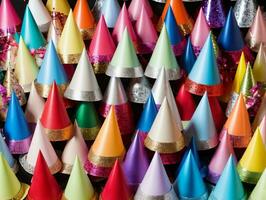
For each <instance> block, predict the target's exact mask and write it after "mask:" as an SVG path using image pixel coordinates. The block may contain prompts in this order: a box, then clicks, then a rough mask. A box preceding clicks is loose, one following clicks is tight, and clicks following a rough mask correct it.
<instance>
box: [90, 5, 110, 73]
mask: <svg viewBox="0 0 266 200" xmlns="http://www.w3.org/2000/svg"><path fill="white" fill-rule="evenodd" d="M107 1H108V0H107ZM103 47H104V48H103ZM114 52H115V44H114V41H113V38H112V36H111V34H110V32H109V30H108V28H107V25H106V22H105V19H104V16H103V15H102V16H101V18H100V20H99V22H98V24H97V27H96V30H95V33H94V34H93V37H92V40H91V43H90V46H89V50H88V54H89V58H90V61H91V64H92V66H93V69H94V72H95V73H105V71H106V68H107V66H108V64H109V62H110V61H111V59H112V57H113V54H114Z"/></svg>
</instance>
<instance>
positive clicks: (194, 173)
mask: <svg viewBox="0 0 266 200" xmlns="http://www.w3.org/2000/svg"><path fill="white" fill-rule="evenodd" d="M182 164H183V165H182V166H181V168H180V171H179V173H178V175H177V177H176V179H175V182H174V184H173V187H174V189H175V192H176V194H177V196H178V198H179V199H188V200H189V199H191V200H192V199H207V197H208V192H207V188H206V186H205V184H204V182H203V180H202V178H201V175H200V171H199V169H198V166H197V163H196V161H195V159H194V156H193V154H192V152H191V150H190V151H189V152H188V154H187V157H186V160H185V161H184V162H183V163H182Z"/></svg>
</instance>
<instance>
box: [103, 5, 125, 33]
mask: <svg viewBox="0 0 266 200" xmlns="http://www.w3.org/2000/svg"><path fill="white" fill-rule="evenodd" d="M120 9H121V8H120V6H119V3H118V1H117V0H106V1H104V2H103V3H102V9H101V14H102V15H103V16H104V18H105V21H106V24H107V27H108V28H114V27H115V24H116V21H117V18H118V16H119V13H120Z"/></svg>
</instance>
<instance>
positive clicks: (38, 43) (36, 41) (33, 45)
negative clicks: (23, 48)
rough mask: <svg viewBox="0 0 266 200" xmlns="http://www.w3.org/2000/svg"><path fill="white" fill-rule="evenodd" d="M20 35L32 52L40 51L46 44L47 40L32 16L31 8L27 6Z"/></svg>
mask: <svg viewBox="0 0 266 200" xmlns="http://www.w3.org/2000/svg"><path fill="white" fill-rule="evenodd" d="M20 34H21V36H22V37H23V39H24V41H25V43H26V45H27V46H28V48H29V49H30V50H31V49H39V48H41V47H44V46H45V44H46V42H45V39H44V37H43V35H42V33H41V32H40V30H39V28H38V25H37V24H36V22H35V20H34V18H33V16H32V14H31V11H30V8H29V6H26V10H25V13H24V18H23V22H22V27H21V33H20Z"/></svg>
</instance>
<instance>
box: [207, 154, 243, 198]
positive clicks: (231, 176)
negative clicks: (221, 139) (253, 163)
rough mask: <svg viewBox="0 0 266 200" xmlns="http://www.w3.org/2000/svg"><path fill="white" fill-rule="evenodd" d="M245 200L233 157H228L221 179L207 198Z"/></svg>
mask: <svg viewBox="0 0 266 200" xmlns="http://www.w3.org/2000/svg"><path fill="white" fill-rule="evenodd" d="M221 194H222V195H221ZM246 198H247V196H246V193H245V190H244V187H243V185H242V183H241V180H240V178H239V175H238V173H237V170H236V167H235V160H234V158H233V156H230V157H229V159H228V161H227V163H226V165H225V167H224V170H223V172H222V175H221V177H220V178H219V180H218V182H217V184H216V186H215V188H214V190H212V192H211V194H210V196H209V200H214V199H215V200H222V199H235V200H242V199H246Z"/></svg>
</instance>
